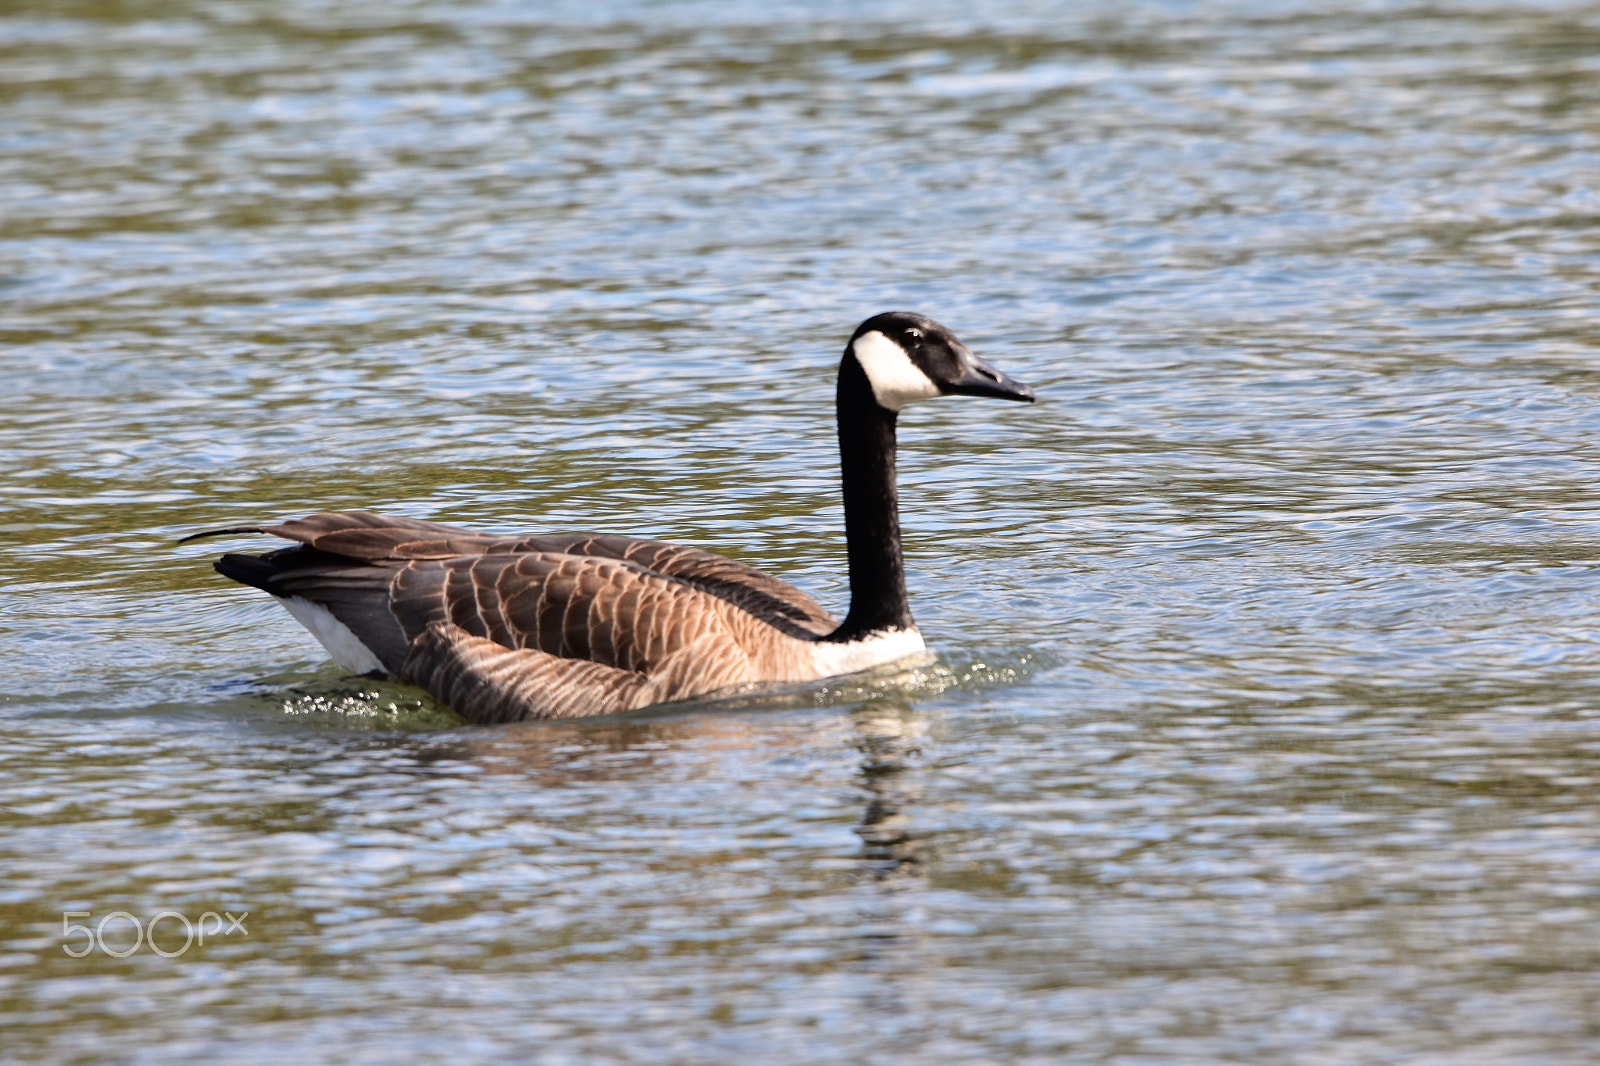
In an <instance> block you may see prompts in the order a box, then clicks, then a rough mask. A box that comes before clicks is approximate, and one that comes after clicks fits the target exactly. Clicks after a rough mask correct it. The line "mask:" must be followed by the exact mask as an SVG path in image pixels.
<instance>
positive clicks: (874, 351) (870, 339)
mask: <svg viewBox="0 0 1600 1066" xmlns="http://www.w3.org/2000/svg"><path fill="white" fill-rule="evenodd" d="M851 347H852V348H853V349H854V351H855V353H856V362H858V363H860V364H861V369H862V370H865V371H866V372H867V381H868V382H870V383H871V384H872V398H873V399H875V400H877V401H878V406H879V407H883V408H886V409H887V410H890V411H898V410H900V408H902V407H904V406H905V405H906V404H908V403H913V402H915V401H917V400H931V399H933V398H934V397H935V396H937V395H939V386H937V385H935V384H934V383H933V379H931V378H930V377H928V375H926V374H924V373H923V372H922V371H921V370H918V369H917V364H915V363H913V362H912V361H911V357H910V356H909V355H907V354H906V350H905V349H904V348H902V347H900V346H899V345H898V344H896V343H895V342H894V341H892V340H890V339H889V338H888V337H885V336H884V335H883V334H882V333H880V332H878V331H877V330H873V331H872V332H871V333H863V334H862V335H861V336H859V337H857V338H856V340H855V344H853V345H852V346H851Z"/></svg>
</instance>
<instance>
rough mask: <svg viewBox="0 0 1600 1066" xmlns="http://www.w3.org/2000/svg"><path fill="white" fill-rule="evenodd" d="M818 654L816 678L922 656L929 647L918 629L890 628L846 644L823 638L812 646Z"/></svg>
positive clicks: (836, 675) (834, 675)
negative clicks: (830, 641) (885, 631)
mask: <svg viewBox="0 0 1600 1066" xmlns="http://www.w3.org/2000/svg"><path fill="white" fill-rule="evenodd" d="M811 647H812V648H813V650H814V651H815V654H816V663H817V677H819V678H823V677H838V676H840V675H841V674H853V673H855V672H856V671H858V670H867V669H870V668H872V667H874V666H882V665H883V664H884V663H892V662H899V661H900V660H901V659H909V658H910V657H911V656H913V655H922V654H924V653H925V652H926V651H927V650H928V646H927V645H926V644H924V643H923V642H922V634H921V633H918V632H917V631H916V630H915V629H891V630H889V631H888V632H887V633H874V634H872V635H871V636H868V637H862V638H861V639H860V640H852V641H849V642H847V643H844V644H830V643H828V642H826V641H820V642H818V643H816V644H813V645H812V646H811Z"/></svg>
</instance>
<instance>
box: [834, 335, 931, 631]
mask: <svg viewBox="0 0 1600 1066" xmlns="http://www.w3.org/2000/svg"><path fill="white" fill-rule="evenodd" d="M838 414H839V463H840V467H841V471H842V473H843V480H844V536H845V542H846V545H847V546H848V550H849V555H850V613H849V614H848V615H846V616H845V620H844V624H843V625H841V626H840V627H839V628H838V630H837V631H835V632H833V633H831V634H829V636H828V638H827V639H828V640H834V641H845V640H856V639H859V638H861V637H864V636H866V635H867V634H869V633H877V632H882V631H883V630H887V629H909V628H910V627H911V626H912V625H913V623H912V621H911V602H910V600H909V599H908V598H907V597H906V567H905V561H904V560H903V559H902V558H901V556H900V503H899V498H898V495H897V492H896V489H895V479H894V444H895V441H894V428H895V417H896V416H895V413H894V412H893V411H886V410H884V409H883V408H882V407H880V406H878V401H877V400H875V399H874V398H873V396H872V385H871V383H869V382H868V381H867V375H866V373H865V371H863V370H862V369H861V364H860V363H858V362H856V357H855V355H854V354H853V353H852V352H850V351H849V350H848V349H847V350H846V351H845V355H844V359H843V360H842V361H841V362H840V363H839V396H838Z"/></svg>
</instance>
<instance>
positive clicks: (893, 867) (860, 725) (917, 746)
mask: <svg viewBox="0 0 1600 1066" xmlns="http://www.w3.org/2000/svg"><path fill="white" fill-rule="evenodd" d="M852 717H853V718H854V719H855V725H856V733H857V735H858V736H859V737H860V740H859V741H858V743H857V745H856V747H857V748H858V750H859V751H860V752H861V755H862V760H861V784H862V787H863V788H864V789H866V792H867V809H866V810H865V811H864V812H863V813H862V815H861V821H860V823H859V824H858V825H857V826H856V835H857V836H859V837H860V838H861V854H862V858H863V859H865V860H866V865H867V867H868V868H869V869H870V870H871V871H872V874H873V877H874V878H876V879H877V880H879V881H885V880H888V879H889V878H891V877H894V876H895V875H897V874H905V873H910V872H914V871H916V870H917V869H919V867H920V863H921V861H922V858H921V855H920V846H919V843H918V841H917V838H916V837H915V836H913V835H912V833H911V819H910V817H909V816H908V815H907V814H906V808H907V807H909V806H910V805H911V804H912V803H913V802H914V801H915V800H916V799H917V798H918V793H917V791H916V789H915V788H914V786H913V784H912V782H911V781H910V780H908V779H907V777H906V770H907V769H909V768H910V767H911V766H912V765H913V764H914V763H915V762H916V761H917V760H918V759H919V758H920V757H921V755H922V744H923V738H924V736H925V735H926V734H927V724H926V723H925V722H923V721H922V719H920V718H918V717H917V715H916V713H915V712H914V711H913V710H912V709H911V708H910V706H909V705H903V704H901V703H899V702H897V701H888V700H873V701H871V702H869V703H866V704H864V705H863V706H861V707H860V708H858V709H857V710H856V711H855V712H854V714H853V715H852Z"/></svg>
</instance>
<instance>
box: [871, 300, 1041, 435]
mask: <svg viewBox="0 0 1600 1066" xmlns="http://www.w3.org/2000/svg"><path fill="white" fill-rule="evenodd" d="M846 356H847V357H850V358H854V359H855V361H856V363H857V364H858V365H859V366H860V367H861V370H862V372H863V373H864V374H865V375H866V378H867V383H868V384H869V385H871V386H872V397H873V399H874V400H876V401H877V403H878V406H879V407H882V408H884V409H885V410H888V411H899V410H900V409H901V408H902V407H904V406H905V405H906V404H908V403H914V402H916V401H917V400H931V399H932V398H934V397H935V396H992V397H994V398H995V399H1000V400H1021V401H1023V402H1024V403H1032V402H1033V390H1032V389H1030V388H1028V386H1026V385H1024V384H1023V383H1022V382H1020V381H1017V380H1016V379H1015V378H1012V377H1008V376H1007V375H1005V374H1003V373H1001V372H1000V371H998V370H996V369H995V368H994V367H992V366H990V365H989V364H988V363H985V362H984V361H983V360H982V359H979V358H978V357H977V356H975V355H973V354H972V351H971V350H970V349H969V348H968V347H967V346H966V345H965V344H962V343H961V342H960V341H959V340H957V339H956V335H955V334H954V333H951V332H950V331H949V330H948V329H946V328H944V327H943V326H941V325H940V324H939V323H937V322H935V321H934V320H933V319H931V318H928V317H927V316H926V315H918V314H912V313H911V312H910V311H885V312H884V313H883V314H879V315H873V316H872V317H871V318H869V319H867V320H866V321H865V322H863V323H861V325H859V326H857V327H856V331H855V334H854V335H853V336H852V337H851V338H850V344H849V346H848V348H846Z"/></svg>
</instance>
